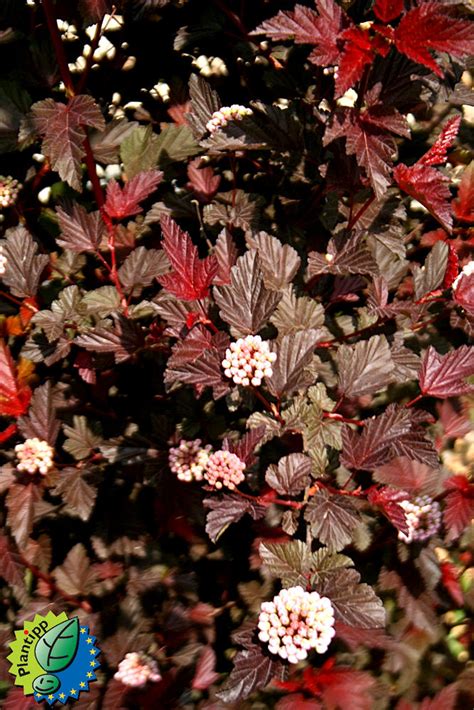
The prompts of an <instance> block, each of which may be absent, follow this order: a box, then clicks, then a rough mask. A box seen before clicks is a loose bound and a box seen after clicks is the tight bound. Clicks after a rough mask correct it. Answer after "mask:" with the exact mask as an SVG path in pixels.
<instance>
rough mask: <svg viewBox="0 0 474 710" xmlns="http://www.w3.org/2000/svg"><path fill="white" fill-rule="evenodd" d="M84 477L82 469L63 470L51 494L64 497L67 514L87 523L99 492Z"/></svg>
mask: <svg viewBox="0 0 474 710" xmlns="http://www.w3.org/2000/svg"><path fill="white" fill-rule="evenodd" d="M84 475H85V473H84V471H81V470H80V469H76V468H65V469H62V470H61V473H60V476H59V480H58V482H57V484H56V486H55V488H54V489H53V490H52V491H51V493H52V494H53V495H57V496H61V497H62V499H63V501H64V503H65V504H66V505H65V508H64V512H65V513H66V514H68V515H71V516H75V517H78V518H80V519H81V520H84V521H87V520H89V518H90V516H91V513H92V510H93V508H94V504H95V499H96V498H97V490H96V489H95V488H94V487H93V486H91V485H90V484H89V483H87V482H86V481H85V480H84Z"/></svg>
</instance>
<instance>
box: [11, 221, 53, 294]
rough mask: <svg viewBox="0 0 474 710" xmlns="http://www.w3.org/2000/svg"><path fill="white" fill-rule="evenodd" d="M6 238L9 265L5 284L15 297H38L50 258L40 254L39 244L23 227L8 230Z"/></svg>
mask: <svg viewBox="0 0 474 710" xmlns="http://www.w3.org/2000/svg"><path fill="white" fill-rule="evenodd" d="M5 237H6V240H5V241H4V242H2V247H3V253H4V254H5V256H6V258H7V263H6V266H5V273H4V274H3V275H2V281H3V283H4V284H6V285H7V286H8V287H9V288H10V291H11V293H12V294H13V295H14V296H19V297H20V298H23V297H25V296H30V297H31V296H36V293H37V291H38V288H39V284H40V280H41V275H42V273H43V271H44V270H45V268H46V265H47V264H49V256H48V255H47V254H39V253H38V244H37V243H36V242H35V241H34V240H33V237H32V236H31V234H30V233H29V231H28V230H27V229H25V227H24V226H23V225H19V226H18V227H11V228H10V229H7V231H6V233H5Z"/></svg>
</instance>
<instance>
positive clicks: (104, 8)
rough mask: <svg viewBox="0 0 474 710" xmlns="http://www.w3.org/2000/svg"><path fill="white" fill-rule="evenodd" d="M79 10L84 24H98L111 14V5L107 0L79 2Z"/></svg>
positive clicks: (81, 0)
mask: <svg viewBox="0 0 474 710" xmlns="http://www.w3.org/2000/svg"><path fill="white" fill-rule="evenodd" d="M79 8H80V10H81V14H82V16H83V17H84V19H85V20H86V22H100V21H101V20H102V18H103V17H104V15H105V14H106V13H109V12H111V10H112V4H111V2H109V0H79Z"/></svg>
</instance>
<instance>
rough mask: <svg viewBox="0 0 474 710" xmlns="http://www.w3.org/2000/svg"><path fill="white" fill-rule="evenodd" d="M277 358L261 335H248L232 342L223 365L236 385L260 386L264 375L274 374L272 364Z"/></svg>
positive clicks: (225, 371) (226, 373) (227, 374)
mask: <svg viewBox="0 0 474 710" xmlns="http://www.w3.org/2000/svg"><path fill="white" fill-rule="evenodd" d="M276 358H277V356H276V353H272V352H271V351H270V346H269V343H268V341H266V340H262V338H261V337H260V335H247V337H246V338H239V339H238V340H237V341H236V342H235V343H231V344H230V347H229V348H227V350H226V353H225V360H223V361H222V367H223V368H224V373H225V375H226V377H230V378H232V380H233V381H234V382H235V384H236V385H244V386H245V387H247V386H248V385H250V384H252V385H254V387H258V386H259V385H261V384H262V379H263V378H264V377H271V376H272V375H273V370H272V364H273V363H274V362H275V360H276Z"/></svg>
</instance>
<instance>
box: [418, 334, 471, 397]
mask: <svg viewBox="0 0 474 710" xmlns="http://www.w3.org/2000/svg"><path fill="white" fill-rule="evenodd" d="M471 375H474V347H469V346H468V345H461V347H459V348H458V349H457V350H452V351H451V352H448V353H446V355H441V354H440V353H438V352H437V351H436V350H435V349H434V347H433V346H430V347H429V348H428V350H427V351H426V352H425V355H424V357H423V361H422V364H421V370H420V389H421V391H422V393H423V394H424V395H431V396H432V397H439V398H440V399H445V398H446V397H455V396H457V395H461V394H468V393H470V392H474V385H470V384H468V383H467V382H466V381H465V378H466V377H469V376H471Z"/></svg>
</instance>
